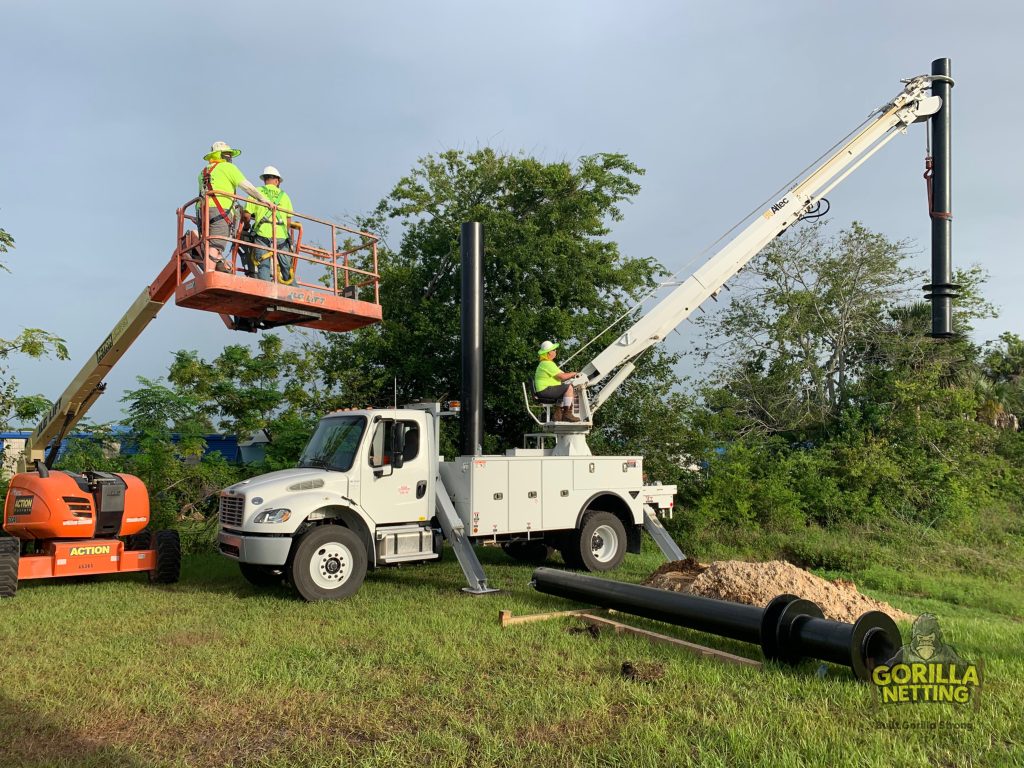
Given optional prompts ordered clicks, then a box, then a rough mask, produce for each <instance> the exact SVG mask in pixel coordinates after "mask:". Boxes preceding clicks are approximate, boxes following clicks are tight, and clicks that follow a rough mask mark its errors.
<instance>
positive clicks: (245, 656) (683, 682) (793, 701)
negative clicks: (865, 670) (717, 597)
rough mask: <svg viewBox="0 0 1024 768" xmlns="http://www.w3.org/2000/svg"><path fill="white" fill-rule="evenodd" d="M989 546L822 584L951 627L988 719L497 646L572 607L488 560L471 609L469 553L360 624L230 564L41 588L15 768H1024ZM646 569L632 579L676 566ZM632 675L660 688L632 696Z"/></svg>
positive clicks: (4, 618) (819, 541) (16, 678)
mask: <svg viewBox="0 0 1024 768" xmlns="http://www.w3.org/2000/svg"><path fill="white" fill-rule="evenodd" d="M709 541H710V539H707V538H706V537H705V538H699V539H697V540H696V541H694V542H691V546H692V547H695V548H696V549H695V551H696V552H697V554H698V555H701V556H702V557H705V559H706V557H707V556H711V555H714V556H721V555H727V554H730V553H744V552H748V553H749V550H751V548H757V547H760V549H761V550H763V551H761V552H760V553H759V554H760V555H761V556H764V555H771V554H772V552H769V551H766V549H770V548H772V547H774V548H775V549H776V550H777V551H787V550H786V548H787V547H791V546H795V544H796V543H797V542H798V541H799V542H803V544H802V546H804V549H805V550H806V552H805V554H815V553H817V554H821V553H826V554H827V553H828V552H832V551H834V553H835V552H838V553H839V555H836V557H837V558H839V559H840V560H841V559H842V558H841V557H839V556H840V555H841V554H842V552H844V551H846V550H849V551H850V552H854V551H855V550H857V549H858V547H857V546H851V542H850V535H849V534H848V533H844V534H828V533H825V532H806V533H805V535H804V536H803V537H801V538H800V539H792V538H789V539H772V538H771V537H761V543H760V544H757V545H756V546H755V545H754V543H753V542H754V541H755V540H754V539H750V540H747V541H744V540H735V541H732V542H730V543H728V544H722V543H720V542H718V543H716V544H715V545H714V547H712V546H711V545H710V544H709V543H708V542H709ZM766 542H767V543H766ZM808 542H809V543H808ZM1008 542H1009V543H1008ZM852 543H853V544H856V542H852ZM993 546H994V547H1002V548H1003V550H1002V551H1003V552H1004V554H1005V555H1006V556H1007V557H1009V558H1010V562H1009V563H1000V562H996V561H998V558H996V561H994V562H993V563H988V564H987V565H986V564H984V563H979V562H978V561H977V560H976V559H975V560H972V559H971V558H969V557H962V556H961V557H959V559H958V554H959V555H963V553H962V552H959V550H958V549H957V547H955V546H954V547H952V548H948V547H947V549H944V550H942V551H941V552H939V554H938V555H936V554H934V552H933V553H932V559H931V560H926V561H922V562H920V563H916V562H915V561H914V559H913V558H914V557H916V556H917V554H918V552H919V547H920V552H928V551H931V550H928V549H927V547H924V545H923V544H921V542H920V540H915V541H914V542H912V543H911V544H908V543H906V542H903V543H901V544H899V545H898V546H897V545H896V544H894V543H891V542H890V543H889V544H887V543H886V542H885V541H884V540H882V539H879V538H877V537H876V538H871V536H869V535H867V534H865V537H864V541H863V543H862V548H866V549H867V550H868V551H869V556H868V557H867V558H866V559H864V560H863V562H856V563H853V564H851V565H849V566H848V567H846V568H839V569H837V568H835V567H834V566H835V565H836V563H837V562H838V560H836V559H835V558H833V560H830V561H828V562H824V561H823V562H822V565H823V566H824V568H826V569H827V570H829V572H830V573H832V574H835V573H842V574H843V575H844V576H847V577H851V576H852V577H853V578H854V579H855V580H857V583H858V584H859V585H861V587H862V588H863V589H864V591H866V592H869V593H870V594H873V595H874V596H876V597H880V598H882V599H884V600H887V601H889V602H891V603H893V604H894V605H896V606H897V607H900V608H903V609H905V610H907V611H909V612H911V613H918V612H922V611H925V610H930V611H933V612H934V613H936V614H937V615H938V616H939V618H940V620H941V622H942V624H943V628H944V631H945V632H946V635H947V639H949V640H950V641H951V642H953V643H954V644H955V645H956V646H957V647H958V648H959V650H960V652H961V653H962V654H963V655H965V656H966V657H968V658H971V659H983V660H984V664H985V674H986V682H985V687H984V691H983V693H982V696H981V699H980V706H979V707H978V708H977V709H974V708H970V707H968V708H956V707H952V706H941V705H931V706H921V705H919V706H892V705H881V704H879V703H878V701H877V699H876V697H875V695H874V692H873V691H872V689H871V688H870V687H869V686H866V685H863V684H859V683H857V682H855V681H853V680H852V679H851V676H850V674H849V672H848V671H847V670H844V669H841V668H837V667H829V668H827V669H824V670H823V669H821V668H819V666H818V665H817V664H813V663H808V664H805V665H804V666H801V667H798V668H795V669H790V668H780V667H774V666H768V667H766V668H765V669H764V670H762V671H758V670H752V669H749V668H744V667H737V666H732V665H727V664H723V663H719V662H715V661H711V660H700V659H698V658H695V657H693V656H691V655H688V654H686V653H684V652H682V651H679V650H677V649H674V648H671V647H667V646H660V645H651V644H648V643H647V642H645V641H643V640H640V639H638V638H631V637H627V636H615V635H613V634H611V633H607V632H606V633H602V634H601V636H600V637H598V638H597V639H594V638H591V637H590V636H589V635H587V634H574V633H570V632H568V631H567V630H568V629H569V628H570V627H571V626H573V620H571V619H568V620H554V621H547V622H538V623H533V624H526V625H519V626H514V627H510V628H508V629H504V630H502V629H501V628H500V627H499V626H498V621H497V616H498V611H499V609H503V608H504V609H510V610H512V611H513V612H515V613H517V614H519V613H532V612H540V611H548V610H560V609H565V608H568V607H572V606H571V604H568V603H566V602H564V601H561V600H559V599H557V598H553V597H548V596H545V595H541V594H539V593H536V592H535V591H534V590H532V589H530V588H529V586H528V584H527V582H528V581H529V577H530V573H531V570H532V569H531V568H530V567H528V566H524V565H518V564H514V563H512V562H511V561H509V560H507V559H506V558H505V556H504V555H503V554H502V553H501V552H500V551H496V550H490V549H485V550H479V551H480V552H481V559H482V560H483V562H484V566H485V568H486V569H487V571H488V574H489V576H490V578H491V580H492V582H494V583H495V584H497V585H498V586H500V587H501V588H502V590H503V591H502V592H501V593H500V594H497V595H490V596H487V597H470V596H467V595H465V594H463V593H461V592H460V591H459V587H460V586H462V578H461V572H460V570H459V568H458V565H457V564H456V563H455V561H454V558H453V557H452V554H451V553H450V552H447V553H446V555H445V560H444V562H443V563H441V564H435V565H429V566H411V567H403V568H390V569H381V570H378V571H376V572H373V573H371V574H370V575H369V576H368V578H367V580H366V583H365V584H364V586H363V588H362V590H361V591H360V592H359V593H358V594H357V595H356V597H355V598H353V599H351V600H349V601H346V602H341V603H322V604H306V603H302V602H300V601H298V600H297V599H295V598H294V597H293V596H291V594H290V593H289V592H288V591H286V590H285V589H279V590H272V591H269V592H268V591H263V592H260V591H257V590H255V589H254V588H251V587H249V586H248V584H247V583H245V582H244V581H243V580H242V579H241V577H240V575H239V574H238V571H237V567H236V566H235V565H234V564H233V563H231V562H230V561H228V560H226V559H223V558H221V557H219V556H216V555H194V556H191V557H190V558H188V559H187V560H186V561H185V564H184V574H183V579H182V581H181V583H179V584H176V585H173V586H170V587H157V586H151V585H149V584H148V583H147V582H146V581H145V580H144V579H141V578H139V577H129V578H112V577H104V578H101V579H97V580H95V581H91V582H72V581H64V582H51V583H43V582H35V583H27V584H23V586H22V588H21V589H20V591H19V593H18V595H17V597H16V598H15V599H13V600H6V601H3V602H2V603H0V648H2V649H3V653H2V655H0V680H2V687H0V766H4V768H8V767H9V766H11V767H13V766H97V768H98V767H100V766H102V767H103V768H107V767H108V766H139V767H142V766H147V767H148V766H228V765H231V766H268V767H269V766H293V765H309V766H349V765H362V766H389V767H390V766H404V765H417V766H418V765H436V766H462V765H465V766H562V765H582V766H620V765H621V766H682V765H710V766H715V765H721V766H742V765H772V766H804V765H815V766H816V765H828V766H836V767H838V766H844V767H845V766H874V765H877V766H886V768H889V767H890V766H894V765H899V766H903V765H912V766H913V765H921V766H925V765H929V766H930V765H948V766H962V765H993V766H996V765H998V766H1003V765H1013V764H1017V765H1020V764H1024V740H1022V735H1021V726H1020V716H1019V711H1020V701H1021V699H1022V698H1024V658H1022V651H1021V649H1022V647H1024V643H1022V640H1024V624H1022V623H1021V619H1020V616H1021V614H1022V613H1024V610H1022V607H1024V606H1022V602H1024V596H1022V595H1024V590H1022V589H1021V587H1022V579H1021V578H1020V575H1021V573H1022V571H1024V558H1021V559H1019V560H1018V559H1016V558H1017V556H1018V555H1019V538H1014V537H1013V536H1010V537H1009V538H1004V540H1003V541H1002V542H1001V543H1000V542H996V543H995V544H994V545H993ZM645 547H646V548H645V550H644V553H643V554H642V555H640V556H631V557H629V558H628V559H627V564H626V565H625V566H624V567H623V568H622V569H620V570H619V571H618V572H617V573H616V574H615V577H616V578H619V579H622V580H628V581H639V580H641V579H642V578H643V577H644V576H646V575H647V574H648V573H649V572H650V571H652V570H653V569H654V568H655V567H657V565H658V564H659V563H660V562H661V557H660V555H659V554H658V553H657V552H656V550H654V548H653V546H651V545H650V543H649V542H647V544H646V545H645ZM715 547H717V548H718V551H712V549H714V548H715ZM887 547H888V548H887ZM887 554H888V556H887ZM990 554H992V553H991V552H990ZM826 559H827V558H826ZM958 563H959V565H958ZM986 568H987V569H988V570H987V571H986V570H985V569H986ZM993 569H994V570H993ZM979 570H980V572H978V571H979ZM903 592H906V593H907V594H909V596H907V594H901V593H903ZM630 620H631V619H630ZM631 621H632V620H631ZM633 623H636V624H638V625H642V626H648V627H653V628H656V629H658V630H660V631H667V632H669V633H672V634H676V635H678V636H679V637H683V638H685V639H689V640H696V641H698V642H706V643H708V644H712V645H714V646H716V647H720V648H723V649H727V650H730V651H733V652H737V653H741V654H744V655H748V656H750V657H752V658H760V656H759V654H758V652H757V651H756V649H754V648H753V647H752V646H748V645H744V644H740V643H733V642H727V641H724V640H721V639H720V638H712V637H709V636H706V635H701V634H699V633H695V632H689V631H687V630H683V629H678V630H676V629H674V628H667V627H666V626H665V625H657V626H656V625H655V624H654V623H653V622H644V621H642V620H639V619H637V620H636V621H635V622H633ZM625 660H630V661H633V662H639V663H646V664H655V665H660V666H661V667H662V668H663V670H664V676H663V677H662V678H661V679H660V680H658V681H656V682H651V683H638V682H634V681H630V680H626V679H623V678H622V677H621V675H620V672H619V670H620V667H621V664H622V662H623V661H625Z"/></svg>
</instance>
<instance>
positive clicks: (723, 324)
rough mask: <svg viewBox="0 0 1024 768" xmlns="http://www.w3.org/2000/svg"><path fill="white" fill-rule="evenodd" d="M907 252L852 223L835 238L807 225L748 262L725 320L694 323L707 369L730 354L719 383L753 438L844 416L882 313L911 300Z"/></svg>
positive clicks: (808, 427)
mask: <svg viewBox="0 0 1024 768" xmlns="http://www.w3.org/2000/svg"><path fill="white" fill-rule="evenodd" d="M906 250H907V244H906V243H903V242H896V243H894V242H890V241H888V240H887V239H886V238H884V237H883V236H882V235H879V234H876V233H872V232H870V231H869V230H867V229H866V228H865V227H863V226H862V225H861V224H858V223H856V222H854V223H853V225H852V226H851V227H850V228H849V229H846V230H843V231H841V232H840V233H838V235H836V236H834V237H831V238H829V237H827V236H826V234H825V224H823V223H816V224H810V225H804V226H801V227H798V228H796V229H795V230H790V232H789V233H787V234H786V235H785V236H783V237H780V238H777V239H776V240H774V241H773V242H772V243H771V244H769V245H768V246H767V247H766V248H765V249H764V250H763V251H762V252H761V254H759V255H758V256H757V258H756V259H754V260H753V262H752V263H751V265H750V266H749V267H748V269H747V273H746V276H745V277H744V278H743V279H742V280H740V281H739V283H738V285H737V286H736V288H735V289H734V290H733V293H732V296H733V299H732V301H731V303H730V304H729V305H728V307H727V308H726V309H725V310H724V311H723V312H721V313H720V314H718V315H712V316H703V317H701V318H698V319H697V321H696V322H697V324H698V325H702V326H703V327H704V328H706V329H709V330H710V333H709V334H708V336H709V343H708V345H707V346H706V347H705V349H704V359H705V360H707V359H708V358H709V357H710V356H711V354H712V353H713V352H714V351H715V350H716V349H725V350H726V354H725V355H724V365H722V367H721V368H720V369H719V371H718V374H717V378H716V382H717V383H719V384H724V383H726V382H727V383H728V387H729V389H730V390H731V391H732V392H733V393H734V394H735V396H736V398H737V405H738V407H740V408H742V409H743V410H744V415H745V416H746V418H747V421H748V428H749V429H753V430H756V431H762V432H765V433H776V432H791V433H792V432H799V431H801V430H803V431H813V430H815V429H818V428H820V427H821V426H822V425H824V424H826V423H828V422H829V421H830V420H832V419H834V418H835V417H836V416H837V415H838V414H839V413H840V412H841V411H842V409H843V408H844V407H845V406H846V405H847V404H848V402H849V393H850V385H851V383H852V382H853V381H855V380H856V378H857V377H858V376H860V375H861V374H862V373H863V371H864V365H865V364H866V362H867V357H866V353H867V351H868V350H869V349H870V348H871V346H872V343H873V340H874V339H875V338H877V336H878V334H879V333H881V332H882V329H883V328H884V326H885V325H886V323H887V317H886V309H887V308H888V307H891V306H893V305H894V304H896V303H899V302H902V301H905V300H906V299H907V297H908V296H909V295H910V291H911V290H912V288H911V285H912V279H913V277H914V276H915V273H914V272H913V271H912V270H910V269H908V268H906V267H905V266H904V265H903V260H904V257H905V254H906Z"/></svg>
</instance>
